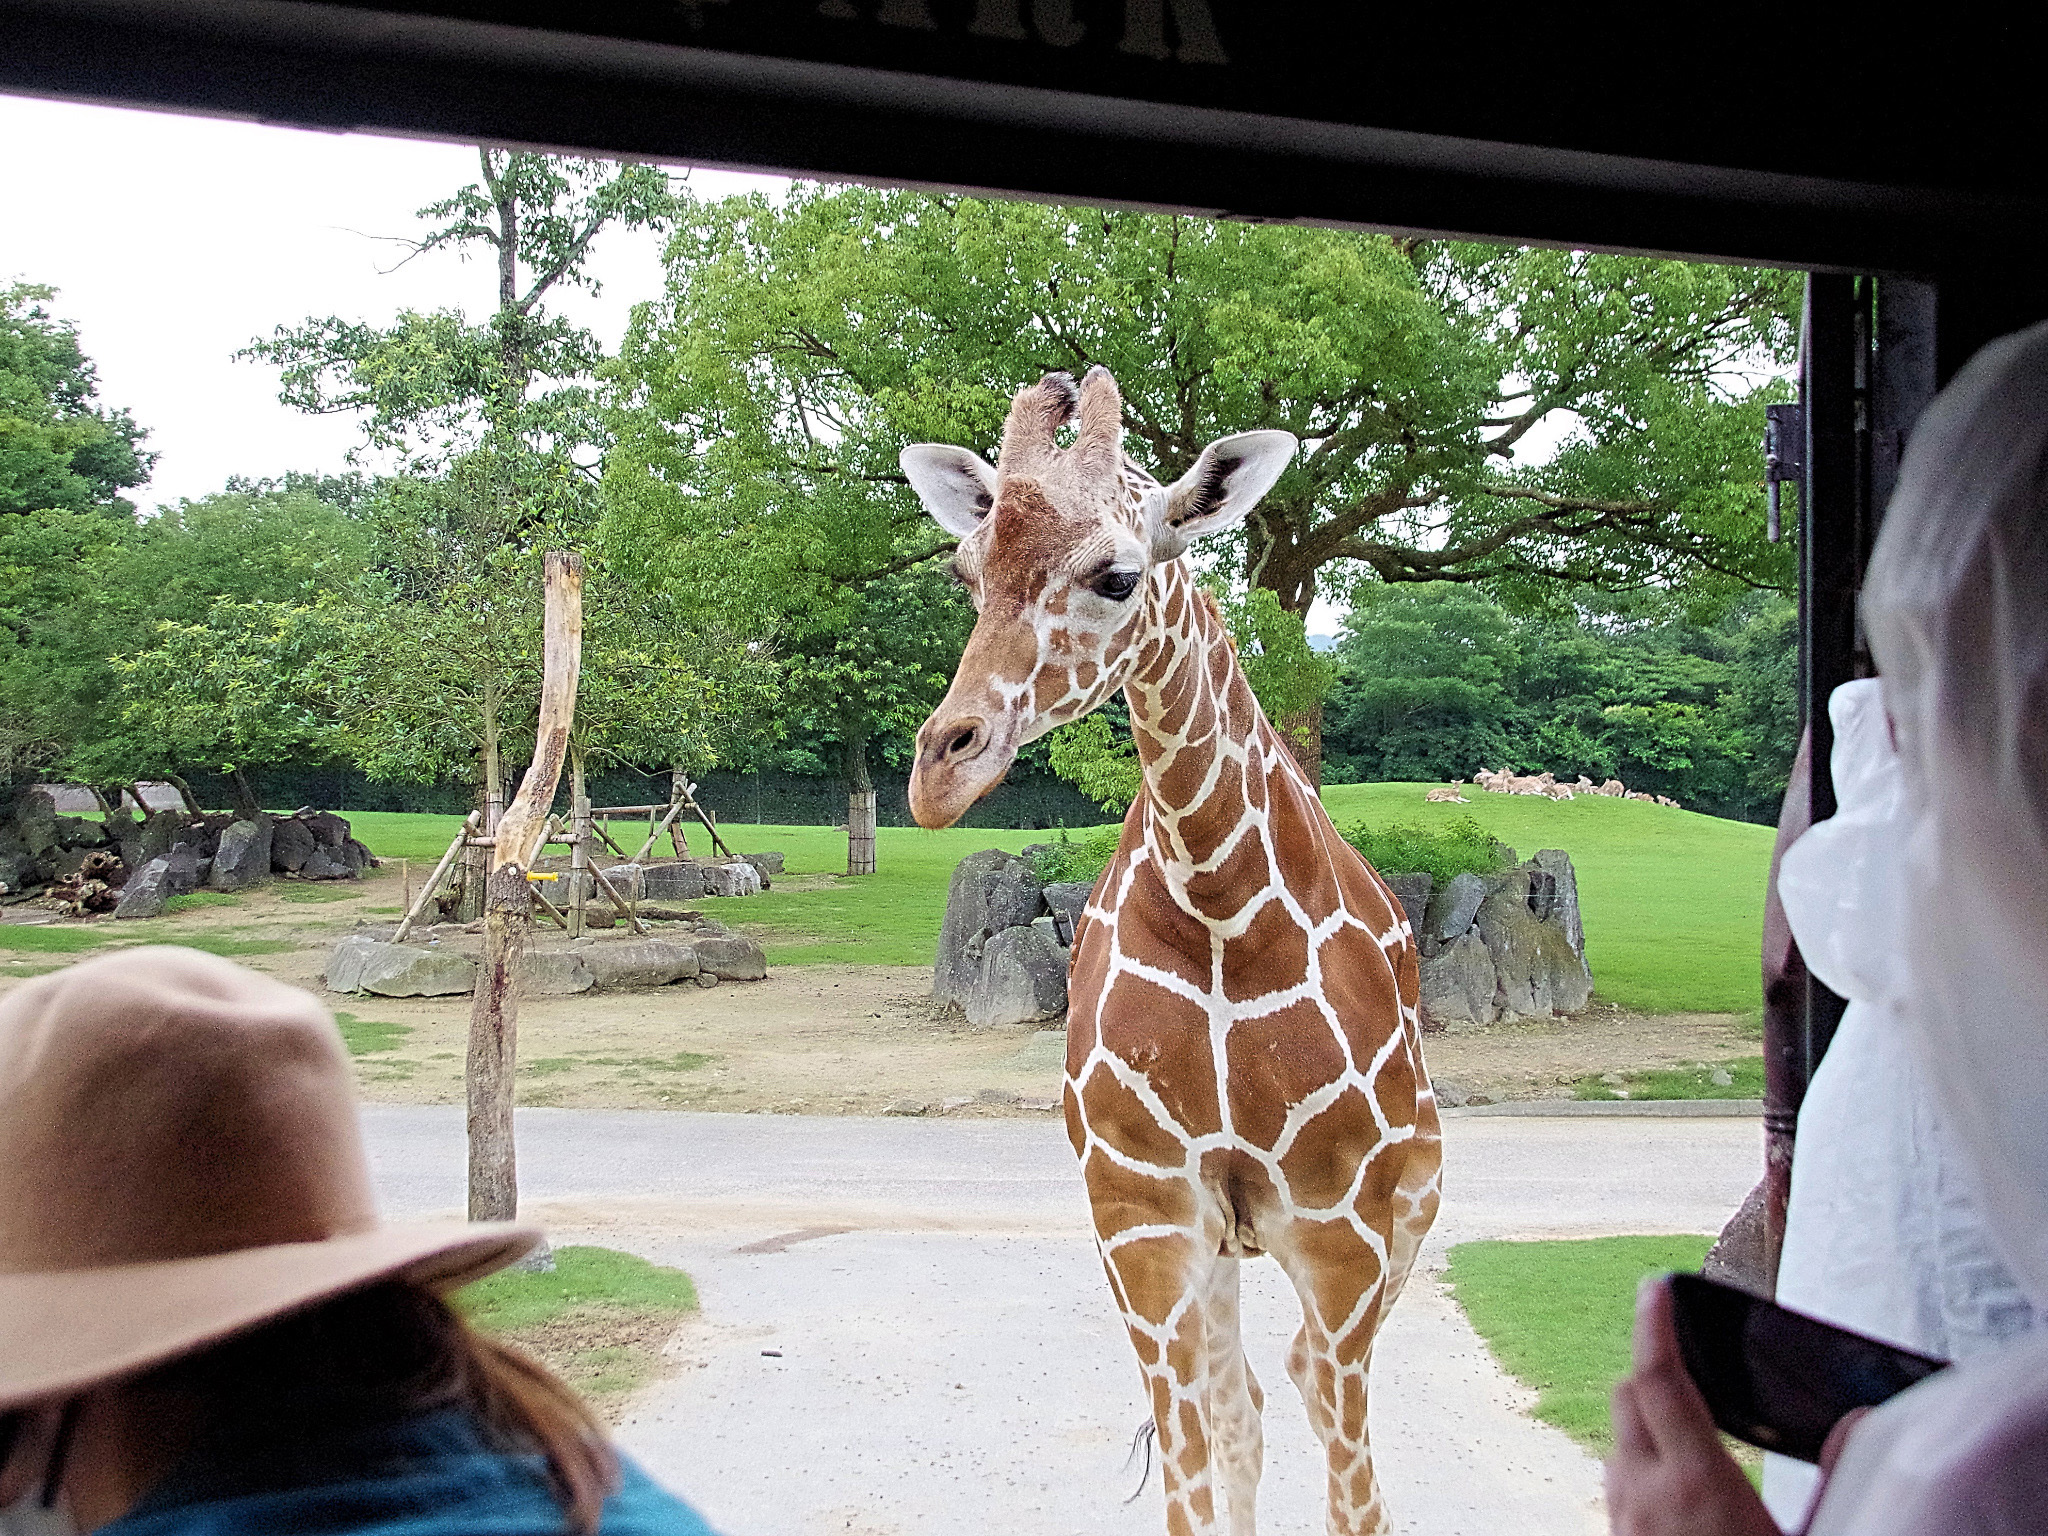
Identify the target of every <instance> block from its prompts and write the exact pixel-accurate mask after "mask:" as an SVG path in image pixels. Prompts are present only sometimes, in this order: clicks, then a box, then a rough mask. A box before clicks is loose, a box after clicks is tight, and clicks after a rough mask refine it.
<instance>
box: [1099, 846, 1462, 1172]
mask: <svg viewBox="0 0 2048 1536" xmlns="http://www.w3.org/2000/svg"><path fill="white" fill-rule="evenodd" d="M1177 897H1178V899H1176V898H1177ZM1190 905H1191V903H1189V902H1188V901H1187V899H1186V893H1184V892H1180V893H1177V892H1175V891H1173V890H1171V889H1169V887H1168V885H1167V883H1166V881H1165V880H1164V879H1162V878H1160V876H1159V875H1158V873H1157V872H1156V871H1149V870H1147V869H1146V868H1145V867H1144V865H1143V863H1142V861H1140V862H1139V863H1138V864H1137V866H1136V867H1131V866H1130V865H1127V864H1124V863H1123V861H1121V860H1120V861H1119V864H1118V865H1112V867H1111V870H1110V871H1109V872H1108V873H1107V874H1106V875H1105V879H1104V882H1103V885H1102V886H1101V887H1099V888H1098V890H1097V893H1096V898H1095V902H1094V904H1093V907H1092V912H1091V917H1090V918H1089V920H1087V921H1086V922H1084V924H1083V925H1082V928H1081V930H1080V932H1079V933H1077V935H1076V939H1075V949H1074V963H1073V973H1072V977H1071V982H1070V987H1069V997H1070V1003H1069V1013H1068V1031H1067V1070H1068V1077H1069V1079H1070V1080H1071V1081H1072V1082H1074V1083H1077V1084H1082V1083H1086V1084H1088V1085H1089V1087H1090V1091H1091V1092H1092V1093H1093V1094H1094V1095H1095V1097H1096V1098H1098V1099H1111V1100H1114V1099H1118V1098H1124V1097H1128V1098H1131V1099H1134V1100H1143V1101H1148V1102H1149V1103H1150V1104H1151V1105H1152V1108H1151V1109H1150V1110H1149V1111H1148V1114H1149V1116H1150V1118H1153V1119H1157V1118H1159V1116H1161V1115H1163V1116H1165V1117H1166V1118H1168V1119H1169V1120H1170V1121H1171V1122H1172V1124H1173V1126H1174V1127H1176V1128H1177V1129H1178V1130H1179V1131H1181V1132H1184V1133H1186V1134H1188V1135H1193V1136H1197V1137H1206V1136H1218V1135H1220V1136H1224V1137H1226V1138H1227V1139H1230V1140H1235V1141H1240V1142H1242V1143H1244V1144H1246V1145H1248V1146H1258V1147H1268V1148H1270V1147H1272V1146H1273V1145H1275V1143H1276V1142H1277V1141H1278V1139H1279V1138H1280V1137H1281V1136H1282V1135H1283V1134H1284V1132H1285V1127H1286V1125H1287V1124H1288V1122H1289V1119H1290V1116H1291V1115H1293V1114H1294V1113H1295V1112H1296V1111H1297V1110H1298V1108H1299V1107H1300V1106H1302V1105H1304V1104H1307V1103H1309V1102H1310V1101H1312V1100H1319V1099H1322V1100H1327V1099H1330V1098H1331V1097H1332V1095H1333V1094H1334V1095H1335V1096H1336V1097H1338V1098H1346V1097H1348V1098H1349V1099H1351V1100H1355V1101H1356V1103H1355V1108H1356V1109H1357V1111H1358V1112H1359V1114H1360V1116H1361V1117H1362V1118H1363V1119H1364V1120H1367V1121H1372V1122H1375V1123H1376V1122H1378V1121H1379V1120H1380V1119H1381V1115H1375V1114H1373V1113H1372V1112H1371V1107H1370V1104H1369V1103H1368V1102H1367V1101H1368V1100H1376V1101H1379V1102H1380V1103H1381V1105H1382V1112H1383V1114H1384V1115H1387V1116H1391V1117H1393V1118H1395V1119H1397V1120H1405V1119H1407V1118H1411V1117H1412V1115H1413V1112H1414V1105H1415V1099H1416V1095H1417V1093H1418V1091H1419V1087H1420V1085H1421V1083H1422V1082H1423V1081H1425V1079H1424V1078H1423V1077H1422V1069H1421V1061H1420V1055H1419V1040H1418V1039H1417V1038H1416V1030H1415V1021H1416V1015H1415V1006H1414V1005H1415V990H1416V988H1415V983H1416V972H1415V958H1414V954H1413V950H1412V947H1411V946H1410V945H1409V943H1408V942H1407V941H1406V939H1405V938H1403V937H1402V936H1401V935H1400V933H1399V931H1398V930H1399V915H1398V908H1396V909H1393V911H1392V912H1391V913H1390V912H1389V911H1388V905H1389V904H1388V902H1387V901H1386V899H1385V896H1384V887H1382V886H1381V885H1380V884H1379V882H1378V880H1377V879H1376V878H1375V877H1374V876H1373V875H1372V874H1371V872H1370V871H1369V870H1367V869H1366V867H1365V866H1364V865H1363V864H1362V863H1359V864H1357V866H1356V869H1355V871H1354V870H1347V869H1345V868H1343V867H1342V866H1341V865H1339V864H1336V863H1335V862H1334V861H1333V862H1332V863H1330V864H1329V865H1327V866H1326V867H1324V868H1321V869H1313V870H1308V871H1303V872H1299V873H1298V875H1297V876H1296V877H1295V878H1292V879H1290V881H1289V882H1287V884H1286V885H1285V887H1283V888H1280V889H1277V890H1274V889H1269V890H1267V891H1265V892H1264V893H1263V894H1262V896H1261V897H1260V898H1259V899H1257V900H1255V901H1251V902H1247V903H1246V904H1245V905H1244V906H1241V907H1239V908H1237V909H1235V910H1233V911H1231V912H1229V913H1217V912H1212V911H1203V912H1202V915H1197V912H1196V911H1190V910H1189V907H1190ZM1197 910H1198V911H1201V910H1202V909H1200V908H1199V907H1198V908H1197ZM1094 914H1099V915H1094ZM1099 1115H1100V1117H1101V1118H1105V1119H1113V1120H1124V1121H1134V1120H1135V1119H1137V1118H1143V1117H1134V1116H1133V1115H1131V1114H1128V1113H1125V1114H1117V1113H1113V1112H1111V1111H1109V1110H1108V1109H1107V1108H1106V1107H1101V1108H1099Z"/></svg>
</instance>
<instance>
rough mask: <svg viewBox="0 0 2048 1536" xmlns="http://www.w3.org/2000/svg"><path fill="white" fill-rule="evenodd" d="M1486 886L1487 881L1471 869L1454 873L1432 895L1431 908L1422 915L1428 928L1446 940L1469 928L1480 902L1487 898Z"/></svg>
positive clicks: (1430, 932) (1437, 937) (1442, 939)
mask: <svg viewBox="0 0 2048 1536" xmlns="http://www.w3.org/2000/svg"><path fill="white" fill-rule="evenodd" d="M1486 889H1487V882H1486V881H1485V880H1484V879H1483V878H1482V877H1480V876H1478V875H1475V874H1473V873H1471V872H1470V871H1469V870H1468V871H1467V872H1466V873H1464V874H1462V875H1453V876H1452V877H1451V878H1450V879H1449V880H1448V881H1446V882H1445V883H1444V885H1443V886H1442V887H1441V888H1440V889H1438V890H1437V891H1435V892H1434V893H1433V894H1432V895H1431V896H1430V898H1429V912H1428V914H1427V916H1426V917H1425V918H1424V919H1423V922H1424V925H1425V931H1426V932H1427V933H1428V934H1429V936H1430V937H1431V938H1432V939H1436V940H1440V941H1441V942H1443V943H1446V944H1448V943H1449V942H1450V941H1451V940H1452V939H1455V938H1458V937H1460V936H1461V935H1463V934H1465V933H1468V932H1470V931H1471V928H1472V924H1473V922H1474V921H1475V920H1476V919H1477V918H1478V916H1479V905H1480V903H1481V902H1483V901H1485V900H1486Z"/></svg>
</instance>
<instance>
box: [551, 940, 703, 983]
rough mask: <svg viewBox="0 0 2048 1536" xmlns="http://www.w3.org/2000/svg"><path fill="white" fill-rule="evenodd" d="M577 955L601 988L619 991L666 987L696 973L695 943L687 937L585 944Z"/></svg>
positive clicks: (580, 947) (579, 948)
mask: <svg viewBox="0 0 2048 1536" xmlns="http://www.w3.org/2000/svg"><path fill="white" fill-rule="evenodd" d="M576 955H577V958H578V959H579V960H581V961H582V962H583V965H584V966H585V968H587V969H588V970H589V972H590V974H591V975H592V976H593V977H595V978H596V982H597V985H598V987H599V988H600V989H602V990H603V991H607V992H616V991H621V990H623V989H625V988H627V987H665V986H667V985H668V984H669V983H670V982H672V981H683V980H686V979H687V978H689V977H691V976H695V975H696V974H697V966H698V960H697V946H696V945H695V944H694V943H692V942H691V941H690V940H688V939H667V938H653V939H625V940H621V941H619V942H617V943H605V944H585V945H581V946H579V947H578V949H577V951H576Z"/></svg>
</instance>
